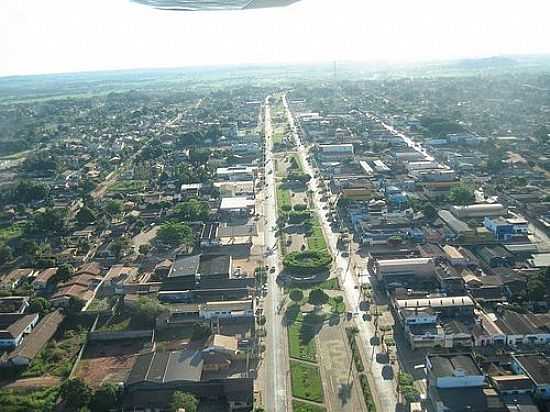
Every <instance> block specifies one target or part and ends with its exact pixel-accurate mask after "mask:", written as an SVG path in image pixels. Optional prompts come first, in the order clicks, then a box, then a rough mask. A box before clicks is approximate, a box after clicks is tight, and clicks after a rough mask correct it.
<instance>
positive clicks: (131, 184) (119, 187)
mask: <svg viewBox="0 0 550 412" xmlns="http://www.w3.org/2000/svg"><path fill="white" fill-rule="evenodd" d="M145 186H147V181H146V180H119V181H117V182H115V183H114V184H113V185H112V186H110V187H109V192H138V191H141V190H143V189H144V188H145Z"/></svg>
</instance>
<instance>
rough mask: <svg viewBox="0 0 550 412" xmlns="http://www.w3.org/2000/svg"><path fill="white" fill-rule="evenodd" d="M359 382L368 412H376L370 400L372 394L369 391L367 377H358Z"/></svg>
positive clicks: (372, 401) (372, 400) (362, 375)
mask: <svg viewBox="0 0 550 412" xmlns="http://www.w3.org/2000/svg"><path fill="white" fill-rule="evenodd" d="M359 382H360V384H361V391H362V392H363V398H364V399H365V404H366V405H367V411H368V412H376V405H375V403H374V399H372V393H371V390H370V385H369V380H368V379H367V375H365V374H364V373H362V374H361V375H359Z"/></svg>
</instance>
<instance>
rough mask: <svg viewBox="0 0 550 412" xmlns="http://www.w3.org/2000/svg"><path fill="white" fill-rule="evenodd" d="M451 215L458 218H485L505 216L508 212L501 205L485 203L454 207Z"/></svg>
mask: <svg viewBox="0 0 550 412" xmlns="http://www.w3.org/2000/svg"><path fill="white" fill-rule="evenodd" d="M451 213H452V214H453V215H455V216H456V217H458V218H466V219H471V218H485V217H487V216H490V217H493V216H505V215H506V214H507V213H508V212H507V210H506V208H505V207H504V206H503V205H501V204H500V203H483V204H476V205H468V206H452V207H451Z"/></svg>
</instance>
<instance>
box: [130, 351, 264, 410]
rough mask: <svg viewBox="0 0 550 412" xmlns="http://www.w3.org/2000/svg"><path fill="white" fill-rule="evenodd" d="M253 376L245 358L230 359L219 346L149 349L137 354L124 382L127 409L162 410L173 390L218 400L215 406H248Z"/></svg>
mask: <svg viewBox="0 0 550 412" xmlns="http://www.w3.org/2000/svg"><path fill="white" fill-rule="evenodd" d="M253 386H254V385H253V376H250V375H249V371H248V369H247V362H246V361H243V360H238V359H231V357H230V356H227V353H226V352H224V350H223V349H222V348H219V347H215V348H213V351H202V350H193V349H186V350H180V351H172V352H151V353H147V354H144V355H140V356H138V358H137V360H136V362H135V364H134V366H133V368H132V370H131V371H130V374H129V375H128V378H127V379H126V382H125V387H124V389H125V392H124V394H123V406H124V407H125V408H127V409H128V410H137V409H139V410H157V409H158V410H165V409H166V408H167V407H168V403H169V401H170V397H171V396H170V394H171V392H173V391H175V390H179V391H183V392H188V393H192V394H193V395H195V396H196V397H198V398H199V399H208V400H218V401H220V402H221V403H222V405H220V406H219V407H218V408H217V409H216V410H228V411H237V410H250V408H251V407H252V398H253V391H254V387H253Z"/></svg>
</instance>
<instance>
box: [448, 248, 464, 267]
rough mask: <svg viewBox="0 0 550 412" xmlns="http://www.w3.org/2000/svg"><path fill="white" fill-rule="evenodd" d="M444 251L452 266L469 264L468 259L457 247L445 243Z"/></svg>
mask: <svg viewBox="0 0 550 412" xmlns="http://www.w3.org/2000/svg"><path fill="white" fill-rule="evenodd" d="M443 251H444V252H445V258H446V259H447V261H448V262H449V263H450V264H451V265H452V266H467V265H468V264H469V261H468V259H467V258H466V257H465V256H464V255H463V254H462V253H461V252H460V250H458V249H457V248H456V247H454V246H451V245H445V246H443Z"/></svg>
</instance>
